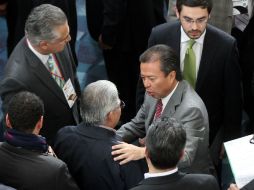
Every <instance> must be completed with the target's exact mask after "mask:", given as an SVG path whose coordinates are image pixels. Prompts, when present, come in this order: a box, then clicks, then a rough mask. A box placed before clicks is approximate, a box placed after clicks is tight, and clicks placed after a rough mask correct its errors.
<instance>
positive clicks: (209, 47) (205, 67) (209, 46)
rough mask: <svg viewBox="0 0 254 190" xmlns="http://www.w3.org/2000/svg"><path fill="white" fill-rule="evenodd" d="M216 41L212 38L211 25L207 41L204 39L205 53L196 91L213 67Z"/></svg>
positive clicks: (202, 56)
mask: <svg viewBox="0 0 254 190" xmlns="http://www.w3.org/2000/svg"><path fill="white" fill-rule="evenodd" d="M214 40H216V39H213V38H212V36H211V31H210V27H209V25H208V26H207V30H206V34H205V39H204V45H203V51H202V55H201V60H200V65H199V71H198V77H197V83H196V91H198V90H199V89H200V88H201V86H202V84H203V82H204V78H205V77H206V76H207V72H208V71H209V70H210V67H211V61H212V60H213V56H214V52H215V51H214V50H215V49H216V47H215V44H217V43H214Z"/></svg>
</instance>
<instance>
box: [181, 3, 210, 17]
mask: <svg viewBox="0 0 254 190" xmlns="http://www.w3.org/2000/svg"><path fill="white" fill-rule="evenodd" d="M183 5H184V6H187V7H201V8H203V9H207V10H208V13H209V14H210V12H211V10H212V7H213V3H212V0H177V1H176V8H177V10H178V12H179V13H180V12H181V10H182V6H183Z"/></svg>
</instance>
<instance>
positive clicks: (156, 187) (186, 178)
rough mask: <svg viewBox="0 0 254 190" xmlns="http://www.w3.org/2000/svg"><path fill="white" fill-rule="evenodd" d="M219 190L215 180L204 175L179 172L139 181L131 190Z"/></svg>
mask: <svg viewBox="0 0 254 190" xmlns="http://www.w3.org/2000/svg"><path fill="white" fill-rule="evenodd" d="M181 189H188V190H219V186H218V183H217V181H216V179H215V178H214V177H213V176H211V175H206V174H183V173H180V172H176V173H173V174H171V175H167V176H162V177H151V178H147V179H144V180H143V181H141V182H140V183H139V184H138V185H137V186H136V187H134V188H132V189H131V190H181Z"/></svg>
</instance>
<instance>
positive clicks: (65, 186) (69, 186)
mask: <svg viewBox="0 0 254 190" xmlns="http://www.w3.org/2000/svg"><path fill="white" fill-rule="evenodd" d="M56 187H57V189H58V190H78V189H79V188H78V186H77V184H76V182H75V181H74V180H73V178H72V177H71V175H70V173H69V170H68V168H67V166H66V164H62V165H61V167H60V169H59V172H58V176H57V180H56Z"/></svg>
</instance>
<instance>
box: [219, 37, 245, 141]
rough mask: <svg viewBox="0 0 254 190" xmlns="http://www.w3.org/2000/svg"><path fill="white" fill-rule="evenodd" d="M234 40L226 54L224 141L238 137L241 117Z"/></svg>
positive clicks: (240, 99) (239, 85)
mask: <svg viewBox="0 0 254 190" xmlns="http://www.w3.org/2000/svg"><path fill="white" fill-rule="evenodd" d="M238 59H239V56H238V51H237V47H236V42H235V41H234V44H233V45H232V48H231V50H230V51H229V54H228V56H227V60H226V66H225V67H226V68H225V75H224V76H225V78H224V87H225V92H224V93H225V97H224V129H225V131H224V139H223V140H224V141H227V140H232V139H234V138H237V137H239V135H240V130H241V128H240V127H241V119H242V117H241V116H242V107H243V105H242V104H243V102H242V86H241V73H240V66H239V62H238V61H239V60H238Z"/></svg>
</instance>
